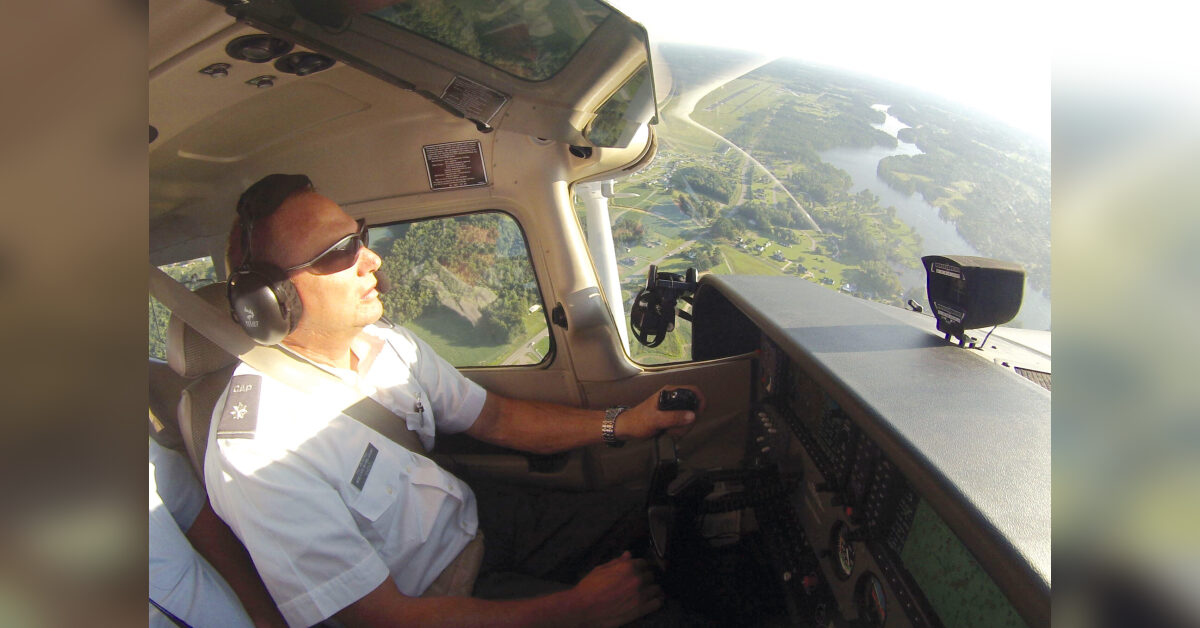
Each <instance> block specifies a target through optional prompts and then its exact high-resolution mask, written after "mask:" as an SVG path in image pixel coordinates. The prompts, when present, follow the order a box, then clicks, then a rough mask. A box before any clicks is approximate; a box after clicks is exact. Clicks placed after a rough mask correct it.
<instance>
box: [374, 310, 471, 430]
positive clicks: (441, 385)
mask: <svg viewBox="0 0 1200 628" xmlns="http://www.w3.org/2000/svg"><path fill="white" fill-rule="evenodd" d="M395 331H396V334H397V335H400V336H402V337H404V339H405V340H407V341H408V343H410V345H411V347H412V351H413V354H412V355H411V357H410V356H404V357H405V358H406V359H408V360H410V362H409V363H410V364H411V365H412V368H413V373H415V374H416V377H417V381H418V382H419V383H420V384H421V388H423V389H424V390H425V392H426V394H428V395H429V399H430V402H431V403H432V404H433V411H434V416H435V417H436V420H437V429H438V431H440V432H444V433H447V434H454V433H457V432H463V431H466V430H467V429H469V428H470V427H471V426H472V425H474V424H475V419H477V418H479V413H480V411H482V410H483V403H484V401H486V400H487V390H485V389H484V388H483V387H482V386H480V385H479V384H476V383H475V382H473V381H471V380H469V379H467V378H466V376H464V375H463V374H462V373H460V372H459V370H458V369H456V368H454V366H453V365H452V364H450V363H449V362H447V361H446V360H444V359H443V358H442V356H440V355H438V354H437V352H436V351H434V350H433V347H430V346H429V344H427V343H426V342H425V341H424V340H421V339H420V338H418V337H417V336H416V335H415V334H413V333H412V332H410V331H408V330H407V329H403V328H398V329H396V330H395ZM397 350H399V349H397ZM403 353H404V352H403V351H401V354H402V355H403Z"/></svg>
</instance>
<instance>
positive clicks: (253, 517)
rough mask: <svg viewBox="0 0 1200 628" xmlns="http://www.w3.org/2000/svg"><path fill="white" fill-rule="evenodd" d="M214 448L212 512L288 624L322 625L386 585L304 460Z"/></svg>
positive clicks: (379, 564)
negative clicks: (227, 529) (251, 562)
mask: <svg viewBox="0 0 1200 628" xmlns="http://www.w3.org/2000/svg"><path fill="white" fill-rule="evenodd" d="M218 407H220V406H219V405H218ZM313 440H314V441H316V440H317V439H313ZM216 443H217V446H216V447H215V449H216V453H217V455H216V456H214V455H212V454H213V449H214V448H212V447H210V449H209V452H210V453H209V456H208V460H207V461H206V476H207V477H208V479H209V482H208V489H209V493H210V498H211V500H212V503H213V507H214V509H215V510H216V511H217V514H219V515H220V516H221V517H222V518H223V519H224V520H225V521H226V522H227V523H228V524H229V525H230V527H231V528H233V529H234V531H235V532H236V533H237V535H238V537H239V538H240V539H241V540H242V543H243V544H244V545H245V546H246V548H247V550H248V551H249V552H250V556H251V558H252V559H253V560H254V564H255V566H256V567H257V569H258V572H259V574H261V576H262V578H263V582H264V583H265V584H266V585H267V589H268V590H269V591H270V592H271V596H272V597H273V598H274V599H275V601H276V603H277V605H278V607H279V610H280V612H281V613H282V614H283V616H284V618H285V619H287V621H288V623H289V624H291V625H303V626H309V625H312V624H315V623H318V622H320V621H323V620H325V619H327V618H329V617H331V616H332V615H334V614H335V613H337V612H338V611H340V610H342V609H343V608H345V607H347V606H349V605H350V604H352V603H354V602H356V601H357V600H359V599H361V598H362V597H363V596H365V595H366V594H368V593H370V592H371V591H373V590H374V589H375V588H376V587H378V586H379V584H380V583H382V582H383V581H384V580H385V579H386V578H387V577H388V568H387V565H386V564H385V563H384V561H383V559H382V558H381V557H380V556H379V554H378V553H377V552H376V551H375V549H374V548H373V547H372V545H371V543H370V542H369V541H368V540H367V539H366V538H364V537H363V534H362V532H361V531H360V530H359V528H358V526H357V525H356V523H355V520H354V515H352V514H351V513H350V511H349V510H348V509H347V506H346V503H345V502H344V501H343V500H342V498H341V497H340V496H339V494H338V492H337V489H335V488H334V487H333V486H332V485H330V483H329V481H328V479H327V478H324V477H323V476H322V475H321V473H320V471H319V470H317V469H316V468H314V467H313V466H312V465H311V464H309V463H308V462H307V461H306V460H305V459H304V457H303V456H300V455H297V454H296V453H295V452H289V451H284V450H276V449H274V448H272V447H270V446H269V445H265V444H263V443H259V442H256V441H255V440H254V439H218V440H217V441H216ZM313 446H314V447H315V446H318V445H316V444H314V445H313ZM214 481H215V483H214Z"/></svg>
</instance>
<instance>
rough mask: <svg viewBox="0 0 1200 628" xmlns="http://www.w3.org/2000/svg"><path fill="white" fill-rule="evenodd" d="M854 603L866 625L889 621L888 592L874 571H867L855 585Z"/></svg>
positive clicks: (876, 624)
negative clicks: (884, 589)
mask: <svg viewBox="0 0 1200 628" xmlns="http://www.w3.org/2000/svg"><path fill="white" fill-rule="evenodd" d="M854 605H855V606H856V607H858V616H859V618H860V619H861V620H862V622H863V625H866V626H882V625H883V622H885V621H887V594H886V593H884V591H883V583H882V582H880V581H879V578H876V577H875V574H873V573H865V574H863V576H862V577H861V578H859V579H858V584H857V585H855V587H854Z"/></svg>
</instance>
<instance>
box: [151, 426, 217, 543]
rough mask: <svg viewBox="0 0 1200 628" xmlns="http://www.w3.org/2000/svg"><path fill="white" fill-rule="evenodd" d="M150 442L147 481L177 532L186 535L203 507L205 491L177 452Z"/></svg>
mask: <svg viewBox="0 0 1200 628" xmlns="http://www.w3.org/2000/svg"><path fill="white" fill-rule="evenodd" d="M149 440H150V454H149V458H150V473H151V476H150V479H151V482H152V484H153V485H154V490H155V491H156V492H157V493H158V497H159V499H160V500H162V503H163V505H164V506H166V507H167V511H168V512H170V513H171V517H172V518H173V519H175V523H176V524H177V525H178V526H179V529H180V530H183V531H184V532H186V531H187V530H188V529H190V528H191V527H192V523H194V522H195V521H196V517H197V516H198V515H199V514H200V511H201V510H202V509H203V508H204V502H205V495H204V488H203V487H201V486H200V482H199V481H198V480H197V479H196V475H195V473H194V472H193V471H192V465H191V463H190V462H188V460H187V458H184V457H183V455H182V454H180V453H179V452H177V451H174V450H171V449H167V448H166V447H163V446H162V445H159V444H158V443H157V442H156V441H155V440H154V439H153V438H151V439H149Z"/></svg>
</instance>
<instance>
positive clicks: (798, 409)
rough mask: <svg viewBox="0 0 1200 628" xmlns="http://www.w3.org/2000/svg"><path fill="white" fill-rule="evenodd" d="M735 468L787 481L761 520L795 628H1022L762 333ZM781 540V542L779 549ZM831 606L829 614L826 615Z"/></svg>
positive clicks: (888, 469) (924, 509)
mask: <svg viewBox="0 0 1200 628" xmlns="http://www.w3.org/2000/svg"><path fill="white" fill-rule="evenodd" d="M758 357H759V359H758V363H757V372H756V375H755V377H756V382H755V408H754V410H753V411H752V416H751V418H750V423H751V425H750V429H749V430H748V442H747V445H746V458H745V464H746V466H747V467H748V468H778V469H779V472H780V474H781V475H782V476H785V477H789V478H798V482H795V488H794V490H793V491H791V492H790V494H788V495H787V497H786V499H785V500H783V501H784V502H785V503H786V506H784V507H785V509H786V510H788V511H790V512H789V513H787V515H788V516H780V515H779V514H775V515H773V516H770V517H761V518H760V519H761V520H760V521H759V525H760V527H761V531H762V532H763V533H764V536H766V537H768V538H773V539H774V540H773V541H771V542H770V543H768V545H771V546H779V547H784V546H788V545H789V544H790V545H795V542H794V539H803V540H804V544H805V545H806V548H805V549H806V551H804V552H799V551H798V552H792V553H791V555H794V556H799V558H789V553H785V552H777V553H774V554H773V556H774V558H773V559H772V561H771V562H772V563H773V564H772V568H773V569H775V570H776V571H777V572H778V573H777V574H776V575H777V576H778V578H779V579H780V580H781V581H792V580H795V581H797V582H799V583H802V586H792V587H784V588H783V591H784V595H785V596H793V597H794V599H789V600H787V601H786V602H787V603H786V607H787V609H788V611H789V613H790V615H791V616H790V618H789V619H790V621H789V623H792V624H796V625H821V626H826V625H859V626H888V627H904V626H916V627H926V626H930V627H938V626H947V627H953V626H1002V627H1008V626H1025V625H1026V624H1025V622H1024V621H1023V620H1022V619H1021V617H1020V616H1019V615H1018V614H1017V612H1016V610H1015V609H1014V608H1013V606H1012V604H1011V603H1009V601H1008V599H1007V598H1006V597H1005V596H1004V594H1003V593H1002V592H1001V591H1000V589H999V588H998V587H997V585H996V584H995V583H994V582H993V581H992V579H991V578H990V577H989V576H988V575H987V573H986V572H985V571H984V570H983V569H982V567H981V566H980V565H979V563H978V561H976V559H975V558H974V556H972V554H971V553H970V551H968V550H967V549H966V547H965V546H964V545H963V543H962V542H961V541H960V540H959V539H958V537H956V536H955V535H954V533H953V532H951V530H950V528H949V527H948V526H947V524H946V523H945V522H944V521H943V520H942V518H941V517H940V516H939V515H938V514H937V513H936V512H935V511H934V510H933V508H932V507H931V506H930V505H929V503H927V502H926V501H925V500H924V499H923V498H922V497H921V496H920V495H919V494H918V493H917V492H916V490H914V488H913V487H912V485H911V484H910V483H909V481H908V480H907V479H906V478H905V477H904V475H903V474H902V473H901V472H900V470H899V469H898V468H897V467H896V465H895V464H893V462H892V461H890V460H889V459H888V458H887V456H886V455H884V453H883V451H882V450H881V448H880V447H879V446H878V445H877V444H876V443H875V442H874V441H872V439H871V438H869V437H868V436H867V435H866V434H865V433H864V432H863V431H862V429H860V428H859V426H858V424H857V423H856V422H855V420H854V418H853V417H852V416H850V414H849V413H848V412H847V411H846V410H845V409H843V408H842V407H841V406H840V405H839V404H838V403H837V402H836V401H835V400H834V399H833V397H831V396H830V395H829V394H828V393H826V391H824V390H823V389H822V388H821V386H820V385H819V384H818V383H817V382H816V381H815V380H814V379H813V378H812V377H810V376H809V375H808V374H807V373H805V371H804V370H803V369H802V368H801V367H800V366H799V365H797V364H796V363H794V362H793V361H792V360H791V359H790V358H789V357H788V355H787V354H786V353H785V352H784V351H782V350H781V349H780V348H779V347H778V346H776V345H775V344H774V343H773V342H772V341H771V340H770V339H769V338H767V337H766V336H765V335H764V336H762V340H761V344H760V348H759V351H758ZM789 539H792V540H793V541H789ZM831 607H833V608H836V609H837V612H836V613H830V610H831Z"/></svg>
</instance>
